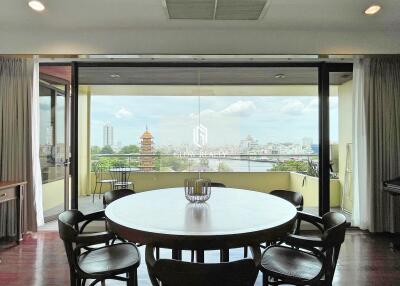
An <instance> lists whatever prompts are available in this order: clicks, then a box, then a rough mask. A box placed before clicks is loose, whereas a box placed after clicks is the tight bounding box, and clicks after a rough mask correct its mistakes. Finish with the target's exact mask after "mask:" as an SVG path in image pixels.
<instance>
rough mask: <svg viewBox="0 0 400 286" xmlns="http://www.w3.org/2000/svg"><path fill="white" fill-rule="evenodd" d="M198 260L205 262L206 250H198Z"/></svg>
mask: <svg viewBox="0 0 400 286" xmlns="http://www.w3.org/2000/svg"><path fill="white" fill-rule="evenodd" d="M196 262H198V263H204V250H196Z"/></svg>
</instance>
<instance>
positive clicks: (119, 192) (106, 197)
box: [103, 189, 135, 208]
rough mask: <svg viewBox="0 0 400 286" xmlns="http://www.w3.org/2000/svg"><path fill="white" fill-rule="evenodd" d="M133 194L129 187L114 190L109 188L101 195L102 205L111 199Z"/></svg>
mask: <svg viewBox="0 0 400 286" xmlns="http://www.w3.org/2000/svg"><path fill="white" fill-rule="evenodd" d="M133 194H135V191H134V190H131V189H116V190H111V191H108V192H106V193H104V196H103V206H104V208H105V207H106V206H108V205H109V204H111V203H112V202H113V201H116V200H118V199H120V198H123V197H126V196H129V195H133Z"/></svg>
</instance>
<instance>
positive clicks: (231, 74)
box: [79, 67, 352, 85]
mask: <svg viewBox="0 0 400 286" xmlns="http://www.w3.org/2000/svg"><path fill="white" fill-rule="evenodd" d="M278 75H283V77H282V76H281V77H279V76H278ZM351 78H352V73H351V72H350V73H339V72H338V73H331V74H330V83H331V84H334V85H336V84H342V83H344V82H346V81H348V80H350V79H351ZM79 83H80V84H82V85H86V84H87V85H89V84H91V85H125V84H128V85H198V84H201V85H310V84H312V85H317V84H318V70H317V69H316V68H282V67H279V68H275V67H274V68H226V67H225V68H176V67H166V68H163V67H82V68H80V69H79Z"/></svg>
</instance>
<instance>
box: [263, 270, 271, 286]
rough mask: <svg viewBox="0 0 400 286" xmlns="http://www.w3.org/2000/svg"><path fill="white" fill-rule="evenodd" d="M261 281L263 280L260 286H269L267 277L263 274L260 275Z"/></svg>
mask: <svg viewBox="0 0 400 286" xmlns="http://www.w3.org/2000/svg"><path fill="white" fill-rule="evenodd" d="M262 279H263V282H262V285H263V286H268V285H269V284H268V275H267V274H265V273H263V274H262Z"/></svg>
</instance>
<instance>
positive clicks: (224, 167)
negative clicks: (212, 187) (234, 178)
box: [218, 162, 233, 172]
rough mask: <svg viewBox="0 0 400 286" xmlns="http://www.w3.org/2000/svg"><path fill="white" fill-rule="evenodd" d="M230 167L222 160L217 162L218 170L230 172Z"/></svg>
mask: <svg viewBox="0 0 400 286" xmlns="http://www.w3.org/2000/svg"><path fill="white" fill-rule="evenodd" d="M232 171H233V170H232V168H231V167H229V166H228V164H226V163H224V162H220V163H219V164H218V172H232Z"/></svg>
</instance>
